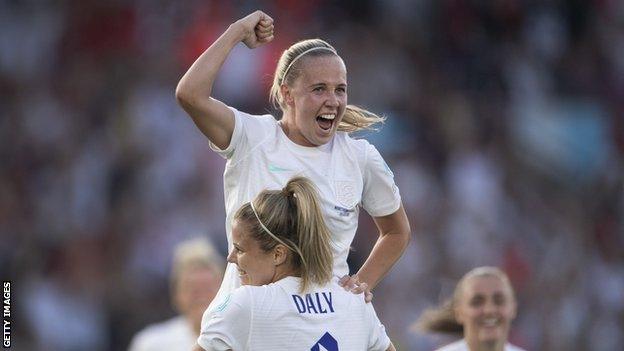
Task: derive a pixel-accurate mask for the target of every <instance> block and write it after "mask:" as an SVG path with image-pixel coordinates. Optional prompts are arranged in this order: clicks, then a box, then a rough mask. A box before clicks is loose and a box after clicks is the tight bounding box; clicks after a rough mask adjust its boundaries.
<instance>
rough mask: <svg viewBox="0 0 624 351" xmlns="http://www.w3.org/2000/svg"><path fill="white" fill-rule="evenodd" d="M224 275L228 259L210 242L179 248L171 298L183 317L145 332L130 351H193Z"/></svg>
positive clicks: (188, 243) (199, 241) (187, 243)
mask: <svg viewBox="0 0 624 351" xmlns="http://www.w3.org/2000/svg"><path fill="white" fill-rule="evenodd" d="M224 271H225V259H224V258H223V257H221V255H220V254H219V253H218V252H217V251H216V250H215V249H214V247H212V245H210V244H209V243H208V241H207V240H205V239H199V238H197V239H192V240H187V241H184V242H182V243H180V244H178V246H176V249H175V252H174V256H173V264H172V269H171V298H172V304H173V305H174V306H175V308H176V310H177V311H178V313H180V315H178V316H176V317H174V318H171V319H169V320H167V321H164V322H160V323H157V324H152V325H149V326H147V327H146V328H145V329H143V330H141V331H140V332H139V333H137V334H136V335H135V336H134V338H133V339H132V342H131V343H130V347H129V350H130V351H158V350H190V349H191V348H192V347H193V345H195V342H196V341H197V337H198V336H199V330H200V324H201V319H202V315H203V313H204V311H205V310H206V308H207V307H208V305H209V304H210V302H212V299H213V298H214V297H215V295H216V294H217V291H218V290H219V286H220V285H221V279H222V278H223V272H224Z"/></svg>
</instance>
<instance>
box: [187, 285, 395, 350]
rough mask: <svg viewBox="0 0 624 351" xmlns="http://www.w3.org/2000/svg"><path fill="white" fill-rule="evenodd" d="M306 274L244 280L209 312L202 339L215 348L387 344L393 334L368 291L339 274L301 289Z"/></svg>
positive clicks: (383, 346) (372, 346)
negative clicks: (355, 288)
mask: <svg viewBox="0 0 624 351" xmlns="http://www.w3.org/2000/svg"><path fill="white" fill-rule="evenodd" d="M299 283H300V279H299V278H296V277H287V278H284V279H282V280H280V281H278V282H275V283H272V284H269V285H264V286H242V287H240V288H238V289H236V290H234V291H233V292H232V293H231V294H229V295H227V296H226V297H225V298H224V299H223V300H222V301H219V302H218V304H217V305H215V308H214V309H212V310H211V311H209V312H208V313H207V315H205V317H207V318H206V320H205V323H204V324H203V325H202V330H201V334H200V336H199V338H198V340H197V343H198V344H199V345H200V346H201V347H202V348H203V349H204V350H207V351H213V350H229V349H232V350H236V351H239V350H305V351H309V350H314V351H316V350H318V351H320V350H328V351H338V350H340V351H350V350H353V351H355V350H357V351H362V350H387V349H388V347H389V346H390V339H389V338H388V335H387V334H386V331H385V328H384V326H383V325H382V324H381V322H380V321H379V319H378V318H377V315H376V314H375V310H374V308H373V306H372V304H370V303H365V302H364V295H363V294H359V295H356V294H353V293H351V292H348V291H346V290H344V289H343V288H342V287H341V286H339V285H338V279H337V278H336V279H334V280H333V281H332V282H330V283H328V284H327V285H326V286H322V287H315V288H312V289H309V292H308V293H305V294H301V293H300V292H299Z"/></svg>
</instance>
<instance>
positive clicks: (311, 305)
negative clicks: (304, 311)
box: [306, 294, 318, 313]
mask: <svg viewBox="0 0 624 351" xmlns="http://www.w3.org/2000/svg"><path fill="white" fill-rule="evenodd" d="M306 305H307V307H308V313H312V312H311V311H312V310H314V313H318V311H317V310H316V307H315V306H314V301H313V300H312V296H310V294H306Z"/></svg>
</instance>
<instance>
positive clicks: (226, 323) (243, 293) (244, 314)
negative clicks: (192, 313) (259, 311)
mask: <svg viewBox="0 0 624 351" xmlns="http://www.w3.org/2000/svg"><path fill="white" fill-rule="evenodd" d="M252 308H253V306H252V300H251V296H250V294H249V290H248V289H245V287H241V288H238V289H236V290H235V291H233V292H232V293H231V294H228V295H227V296H225V298H224V299H223V301H222V302H220V303H218V304H216V305H215V307H214V308H213V309H212V310H211V311H209V312H207V313H208V318H205V320H204V321H203V322H202V326H201V332H200V334H199V337H198V338H197V344H199V346H201V347H202V348H203V349H204V350H206V351H221V350H244V349H246V346H247V340H248V339H249V332H250V326H251V310H252Z"/></svg>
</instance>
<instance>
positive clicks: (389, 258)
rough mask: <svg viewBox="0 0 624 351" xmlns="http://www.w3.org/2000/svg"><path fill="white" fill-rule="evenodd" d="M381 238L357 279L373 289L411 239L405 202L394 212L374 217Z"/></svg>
mask: <svg viewBox="0 0 624 351" xmlns="http://www.w3.org/2000/svg"><path fill="white" fill-rule="evenodd" d="M373 220H374V221H375V225H376V226H377V229H378V230H379V238H378V239H377V242H376V243H375V246H374V247H373V250H372V251H371V253H370V255H369V256H368V258H367V259H366V262H364V264H363V265H362V267H361V268H360V270H359V271H358V272H357V274H356V277H357V278H356V279H357V280H358V281H360V282H364V283H366V284H367V285H368V287H369V289H373V288H374V287H375V286H377V284H378V283H379V282H380V281H381V279H382V278H383V277H384V276H385V275H386V273H388V271H389V270H390V268H392V266H393V265H394V264H395V263H396V261H397V260H398V259H399V258H400V257H401V255H402V254H403V251H405V248H406V247H407V244H408V243H409V240H410V233H411V230H410V225H409V221H408V219H407V215H406V214H405V210H404V209H403V204H401V205H400V207H399V209H398V210H397V211H395V212H394V213H392V214H390V215H387V216H381V217H373Z"/></svg>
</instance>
